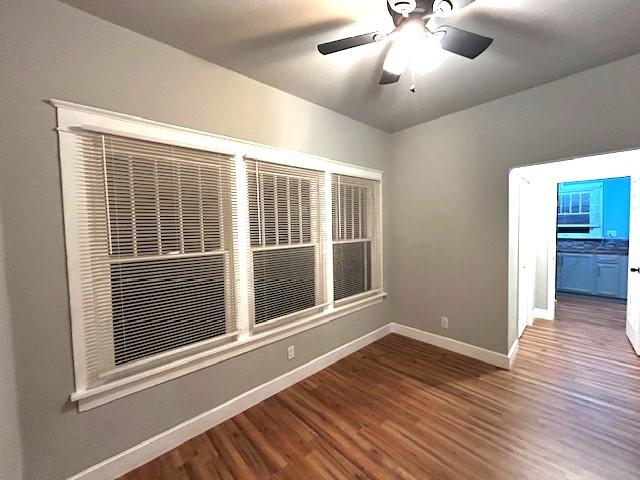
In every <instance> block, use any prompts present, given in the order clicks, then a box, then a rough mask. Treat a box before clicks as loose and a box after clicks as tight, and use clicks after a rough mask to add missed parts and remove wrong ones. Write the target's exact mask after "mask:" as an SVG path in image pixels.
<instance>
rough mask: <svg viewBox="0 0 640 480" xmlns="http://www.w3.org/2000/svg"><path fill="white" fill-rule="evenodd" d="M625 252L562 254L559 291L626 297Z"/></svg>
mask: <svg viewBox="0 0 640 480" xmlns="http://www.w3.org/2000/svg"><path fill="white" fill-rule="evenodd" d="M627 266H628V257H627V256H626V255H601V254H590V253H559V254H558V276H557V287H556V288H557V290H558V291H560V292H569V293H581V294H586V295H598V296H603V297H615V298H626V297H627Z"/></svg>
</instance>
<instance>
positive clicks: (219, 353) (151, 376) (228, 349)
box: [71, 291, 387, 412]
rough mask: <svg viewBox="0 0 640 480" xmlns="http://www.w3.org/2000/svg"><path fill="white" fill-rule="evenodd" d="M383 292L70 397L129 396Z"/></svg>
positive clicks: (85, 403) (81, 405) (85, 400)
mask: <svg viewBox="0 0 640 480" xmlns="http://www.w3.org/2000/svg"><path fill="white" fill-rule="evenodd" d="M386 295H387V294H386V293H385V292H382V291H381V292H378V293H377V294H374V295H372V296H369V297H367V298H364V299H361V300H357V299H356V300H354V301H352V302H349V303H344V304H340V305H338V306H335V307H333V308H331V307H330V308H328V309H326V310H324V311H322V312H320V313H316V314H313V315H310V316H308V317H306V318H304V319H300V320H298V321H295V322H291V323H287V324H286V325H282V326H281V327H275V328H272V329H269V330H267V331H264V332H260V333H256V334H254V335H251V336H246V337H242V336H241V337H240V338H239V339H238V340H237V341H236V342H233V343H229V344H225V345H222V346H219V347H216V348H214V349H211V350H208V351H205V352H199V353H197V354H194V355H192V356H190V357H186V358H181V359H179V360H175V361H173V362H170V363H167V364H164V365H161V366H158V367H156V368H153V369H151V370H147V371H144V372H140V373H138V374H135V375H132V376H130V377H126V378H121V379H119V380H115V381H113V382H110V383H108V384H105V385H101V386H99V387H96V388H92V389H88V390H84V391H76V392H74V393H73V394H72V395H71V400H72V401H74V402H78V409H79V410H80V411H81V412H82V411H86V410H90V409H92V408H95V407H98V406H100V405H104V404H105V403H108V402H112V401H113V400H116V399H118V398H121V397H124V396H127V395H131V394H132V393H135V392H139V391H140V390H144V389H145V388H149V387H153V386H155V385H158V384H160V383H164V382H167V381H169V380H172V379H174V378H178V377H181V376H183V375H187V374H189V373H192V372H195V371H197V370H201V369H203V368H207V367H210V366H212V365H215V364H216V363H219V362H222V361H224V360H228V359H229V358H232V357H235V356H237V355H241V354H243V353H247V352H250V351H252V350H255V349H257V348H260V347H263V346H265V345H268V344H270V343H273V342H277V341H278V340H282V339H284V338H287V337H290V336H292V335H296V334H298V333H301V332H304V331H306V330H310V329H312V328H315V327H318V326H320V325H324V324H325V323H329V322H331V321H333V320H336V319H338V318H340V317H343V316H345V315H348V314H350V313H353V312H357V311H358V310H362V309H363V308H366V307H369V306H371V305H375V304H377V303H380V302H382V301H383V300H384V298H385V297H386Z"/></svg>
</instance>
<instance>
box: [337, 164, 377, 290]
mask: <svg viewBox="0 0 640 480" xmlns="http://www.w3.org/2000/svg"><path fill="white" fill-rule="evenodd" d="M331 183H332V187H331V192H332V201H331V213H332V217H333V219H332V226H333V232H332V236H333V298H334V300H336V301H338V300H342V299H345V298H349V297H354V296H356V295H363V294H367V293H368V292H373V291H376V290H378V289H379V288H380V285H379V283H378V282H379V272H378V271H377V270H378V262H376V258H377V256H378V255H379V245H378V240H379V238H380V232H379V222H378V219H379V217H380V215H379V211H378V205H379V199H378V196H379V192H378V190H379V182H375V181H372V180H365V179H360V178H354V177H348V176H344V175H332V177H331Z"/></svg>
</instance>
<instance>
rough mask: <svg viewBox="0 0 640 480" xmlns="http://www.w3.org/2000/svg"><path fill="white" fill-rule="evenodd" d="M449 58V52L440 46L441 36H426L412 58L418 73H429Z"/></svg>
mask: <svg viewBox="0 0 640 480" xmlns="http://www.w3.org/2000/svg"><path fill="white" fill-rule="evenodd" d="M446 58H447V52H446V51H445V50H443V49H442V47H441V46H440V37H439V36H435V35H429V36H428V37H425V38H424V39H423V40H422V41H421V42H420V45H419V47H418V48H416V49H415V54H414V56H413V58H412V59H411V60H410V61H411V64H412V66H413V69H414V70H415V72H416V73H419V74H424V73H429V72H431V71H433V70H435V69H436V68H438V67H439V66H440V65H441V64H442V63H443V62H444V61H445V59H446Z"/></svg>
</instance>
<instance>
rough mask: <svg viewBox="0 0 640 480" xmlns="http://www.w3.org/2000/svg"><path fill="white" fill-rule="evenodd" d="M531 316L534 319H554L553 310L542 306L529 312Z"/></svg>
mask: <svg viewBox="0 0 640 480" xmlns="http://www.w3.org/2000/svg"><path fill="white" fill-rule="evenodd" d="M531 316H532V317H533V318H534V319H536V318H539V319H540V320H555V317H554V315H553V312H552V311H551V310H547V309H544V308H534V309H533V311H532V312H531Z"/></svg>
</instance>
